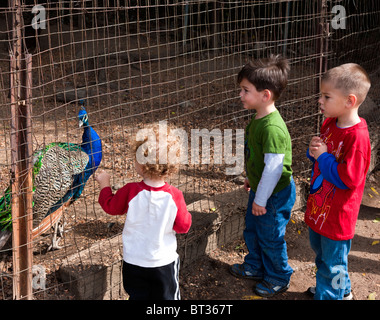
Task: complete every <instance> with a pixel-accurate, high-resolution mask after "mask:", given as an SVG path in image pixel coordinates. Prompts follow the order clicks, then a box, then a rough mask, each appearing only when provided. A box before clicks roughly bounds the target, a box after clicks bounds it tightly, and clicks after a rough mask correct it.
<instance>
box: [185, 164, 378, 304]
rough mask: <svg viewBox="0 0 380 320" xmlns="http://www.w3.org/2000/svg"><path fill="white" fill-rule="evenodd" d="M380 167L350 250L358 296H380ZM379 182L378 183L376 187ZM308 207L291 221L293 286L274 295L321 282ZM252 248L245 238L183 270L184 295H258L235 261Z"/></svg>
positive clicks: (294, 294) (297, 295)
mask: <svg viewBox="0 0 380 320" xmlns="http://www.w3.org/2000/svg"><path fill="white" fill-rule="evenodd" d="M379 178H380V172H379V171H378V172H377V174H376V175H374V176H373V177H372V178H371V179H370V181H369V182H368V183H367V185H366V189H365V192H364V196H363V202H362V206H361V209H360V213H359V219H358V222H357V226H356V235H355V237H354V239H353V241H352V248H351V251H350V254H349V273H350V278H351V282H352V294H353V297H354V299H355V300H380V183H379V182H380V179H379ZM371 188H373V189H371ZM376 192H377V193H376ZM308 234H309V233H308V229H307V226H306V224H305V223H304V222H303V212H296V213H293V215H292V218H291V221H290V222H289V224H288V227H287V233H286V240H287V245H288V256H289V264H290V265H291V267H292V268H293V269H294V273H293V275H292V278H291V283H290V288H289V290H288V291H286V292H285V293H282V294H279V295H278V296H276V297H274V298H271V299H273V300H307V299H311V298H310V297H309V296H308V295H307V294H306V293H305V291H306V290H307V288H308V287H310V286H312V285H315V273H316V268H315V264H314V258H315V256H314V252H313V251H312V249H311V248H310V244H309V239H308ZM246 252H247V249H246V246H245V243H244V240H243V239H239V240H236V241H234V242H232V243H231V244H229V245H227V246H225V247H222V248H220V249H217V250H215V251H213V252H212V253H211V254H209V255H208V256H206V257H205V258H204V259H200V260H199V261H198V262H197V263H195V265H193V266H192V267H191V268H187V269H184V270H182V274H181V279H180V281H181V282H180V283H181V296H182V299H184V300H188V299H195V300H198V299H204V300H230V299H231V300H256V299H262V298H261V297H258V296H256V295H255V294H254V293H253V290H252V288H253V286H254V284H255V282H254V281H252V280H246V279H238V278H235V277H234V276H232V275H231V274H230V273H229V271H228V268H229V266H230V265H231V264H234V263H242V262H243V261H244V256H245V254H246Z"/></svg>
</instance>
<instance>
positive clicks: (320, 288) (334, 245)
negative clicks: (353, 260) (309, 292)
mask: <svg viewBox="0 0 380 320" xmlns="http://www.w3.org/2000/svg"><path fill="white" fill-rule="evenodd" d="M309 238H310V245H311V248H312V249H313V250H314V252H315V254H316V258H315V264H316V266H317V269H318V271H317V277H316V278H317V285H316V292H315V295H314V299H315V300H342V299H343V296H344V295H345V294H349V293H350V292H351V280H350V277H349V275H348V269H347V263H348V261H347V258H348V253H349V252H350V249H351V240H342V241H335V240H331V239H329V238H326V237H324V236H322V235H320V234H319V233H316V232H315V231H313V230H312V229H311V228H309Z"/></svg>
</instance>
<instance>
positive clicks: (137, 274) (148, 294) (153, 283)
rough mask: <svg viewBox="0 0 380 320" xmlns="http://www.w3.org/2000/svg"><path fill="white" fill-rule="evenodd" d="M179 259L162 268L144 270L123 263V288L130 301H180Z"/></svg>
mask: <svg viewBox="0 0 380 320" xmlns="http://www.w3.org/2000/svg"><path fill="white" fill-rule="evenodd" d="M178 275H179V258H177V260H176V261H174V262H172V263H170V264H168V265H166V266H162V267H155V268H144V267H139V266H136V265H133V264H130V263H127V262H125V261H123V286H124V290H125V291H126V292H127V293H128V295H129V300H179V299H180V293H179V283H178Z"/></svg>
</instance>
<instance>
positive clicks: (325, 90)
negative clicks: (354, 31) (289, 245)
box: [305, 63, 371, 300]
mask: <svg viewBox="0 0 380 320" xmlns="http://www.w3.org/2000/svg"><path fill="white" fill-rule="evenodd" d="M370 86H371V83H370V80H369V77H368V74H367V73H366V71H365V70H364V69H363V68H362V67H360V66H359V65H357V64H354V63H348V64H344V65H341V66H338V67H335V68H333V69H330V70H328V71H327V72H326V73H325V74H324V75H323V77H322V83H321V97H320V99H319V104H320V109H321V112H322V113H323V114H324V116H325V117H326V118H327V119H326V120H325V121H324V123H323V125H322V127H321V132H320V136H319V137H313V138H312V139H311V142H310V144H309V149H308V152H307V156H308V158H309V159H310V160H311V161H313V163H314V165H313V171H312V176H311V182H310V195H309V198H308V201H307V209H306V213H305V222H306V224H307V225H308V226H309V237H310V244H311V247H312V249H313V250H314V252H315V253H316V259H315V263H316V266H317V269H318V271H317V275H316V287H310V288H309V289H308V292H309V293H311V294H313V295H314V299H317V300H327V299H329V300H342V299H345V300H349V299H352V294H351V282H350V278H349V275H348V270H347V257H348V253H349V251H350V248H351V240H352V238H353V237H354V233H355V224H356V221H357V218H358V214H359V208H360V203H361V200H362V196H363V190H364V185H365V181H366V175H367V172H368V168H369V164H370V159H371V145H370V140H369V134H368V128H367V124H366V121H365V120H364V119H362V118H360V117H359V115H358V109H359V106H360V105H361V103H362V102H363V101H364V99H365V98H366V96H367V93H368V91H369V88H370Z"/></svg>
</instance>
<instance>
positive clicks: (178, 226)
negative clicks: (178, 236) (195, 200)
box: [173, 190, 191, 233]
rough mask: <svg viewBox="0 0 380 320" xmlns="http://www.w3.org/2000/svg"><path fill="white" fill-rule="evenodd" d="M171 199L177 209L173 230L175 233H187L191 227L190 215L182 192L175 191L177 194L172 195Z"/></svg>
mask: <svg viewBox="0 0 380 320" xmlns="http://www.w3.org/2000/svg"><path fill="white" fill-rule="evenodd" d="M173 199H174V202H175V203H176V205H177V208H178V211H177V217H176V219H175V221H174V226H173V230H174V231H175V232H177V233H187V232H188V231H189V229H190V227H191V214H190V212H189V211H187V207H186V203H185V199H184V198H183V194H182V192H181V191H179V190H177V192H176V193H175V194H173Z"/></svg>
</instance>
